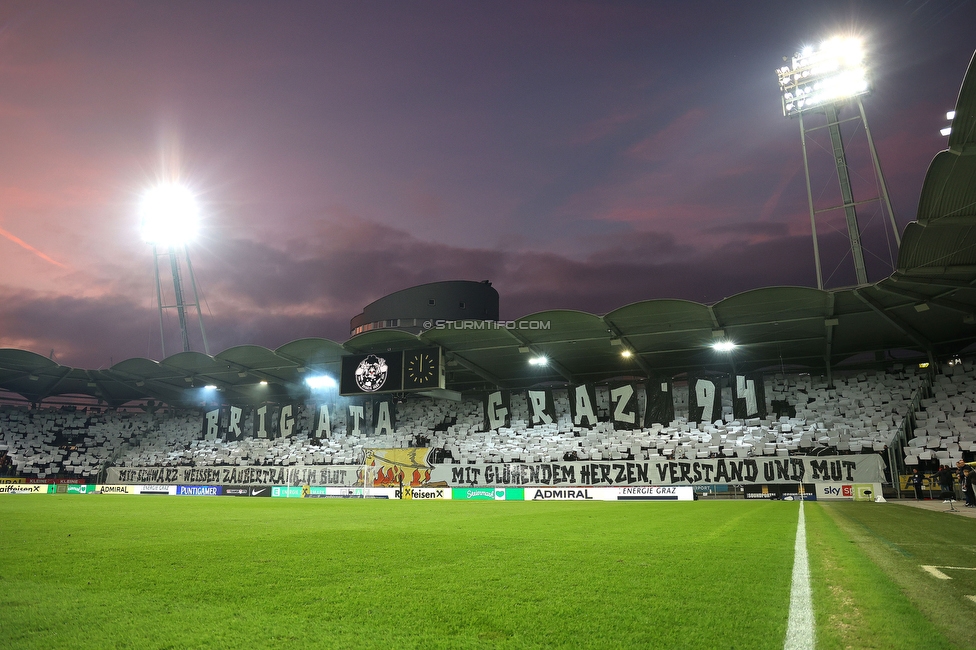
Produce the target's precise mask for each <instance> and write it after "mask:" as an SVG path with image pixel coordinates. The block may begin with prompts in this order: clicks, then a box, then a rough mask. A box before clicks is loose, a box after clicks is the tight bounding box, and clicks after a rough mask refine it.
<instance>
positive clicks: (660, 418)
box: [644, 377, 674, 427]
mask: <svg viewBox="0 0 976 650" xmlns="http://www.w3.org/2000/svg"><path fill="white" fill-rule="evenodd" d="M644 390H645V394H646V395H647V402H646V405H645V406H644V426H645V427H650V426H651V425H652V424H668V423H669V422H671V421H672V420H674V396H673V395H672V390H673V386H672V383H671V379H670V378H667V377H658V378H654V377H652V378H651V379H648V380H647V384H646V386H645V388H644Z"/></svg>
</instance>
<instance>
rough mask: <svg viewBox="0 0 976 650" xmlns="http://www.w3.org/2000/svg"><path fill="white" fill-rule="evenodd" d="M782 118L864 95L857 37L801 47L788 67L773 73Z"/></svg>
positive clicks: (864, 77)
mask: <svg viewBox="0 0 976 650" xmlns="http://www.w3.org/2000/svg"><path fill="white" fill-rule="evenodd" d="M776 72H777V75H778V76H779V89H780V95H781V98H782V100H783V115H786V116H788V117H790V116H793V115H796V114H798V113H802V112H803V111H807V110H812V109H815V108H819V107H822V106H823V105H824V104H829V103H831V102H837V101H840V100H842V99H847V98H851V97H857V96H859V95H863V94H865V93H867V92H868V90H869V88H868V77H867V75H868V71H867V67H866V66H865V65H864V46H863V44H862V42H861V39H859V38H840V37H837V38H832V39H830V40H827V41H824V42H823V43H822V44H821V45H820V47H819V48H817V49H813V48H810V47H807V48H804V49H803V50H802V51H800V52H797V53H796V54H794V55H793V59H792V61H791V64H790V65H784V66H782V67H781V68H779V69H778V70H777V71H776Z"/></svg>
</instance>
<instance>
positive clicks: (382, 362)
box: [339, 347, 444, 395]
mask: <svg viewBox="0 0 976 650" xmlns="http://www.w3.org/2000/svg"><path fill="white" fill-rule="evenodd" d="M434 388H444V359H443V354H442V352H441V349H440V348H438V347H432V348H420V349H417V350H395V351H390V352H374V353H372V354H354V355H350V356H346V357H343V358H342V372H341V375H340V381H339V394H340V395H371V394H376V393H399V392H410V391H420V390H431V389H434Z"/></svg>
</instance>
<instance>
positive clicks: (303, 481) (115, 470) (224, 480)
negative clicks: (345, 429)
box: [106, 450, 406, 486]
mask: <svg viewBox="0 0 976 650" xmlns="http://www.w3.org/2000/svg"><path fill="white" fill-rule="evenodd" d="M400 451H406V450H400ZM362 472H363V468H362V465H289V466H288V467H242V466H239V465H227V466H218V467H139V468H129V467H110V468H108V469H107V470H106V481H108V482H109V483H112V484H133V483H140V484H150V483H161V484H167V485H168V484H176V483H180V484H186V485H239V486H240V485H269V486H272V485H349V486H353V485H356V484H360V485H361V484H362V480H363V479H362Z"/></svg>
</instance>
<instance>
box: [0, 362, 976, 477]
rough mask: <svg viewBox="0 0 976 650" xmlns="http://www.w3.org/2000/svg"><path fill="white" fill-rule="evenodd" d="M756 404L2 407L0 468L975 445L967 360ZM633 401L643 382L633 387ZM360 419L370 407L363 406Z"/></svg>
mask: <svg viewBox="0 0 976 650" xmlns="http://www.w3.org/2000/svg"><path fill="white" fill-rule="evenodd" d="M765 395H766V402H767V404H766V406H767V410H768V415H767V416H766V417H763V418H760V417H754V418H743V419H739V420H736V419H734V418H733V417H732V403H731V400H730V396H729V391H727V390H726V391H723V403H722V410H721V413H722V416H721V418H718V419H716V420H715V421H714V422H711V423H700V424H698V423H694V422H690V421H689V419H688V389H687V387H686V386H682V385H681V384H677V385H676V386H675V388H674V403H675V418H674V420H672V421H671V422H668V423H666V424H664V423H659V424H651V425H649V426H647V427H645V428H638V429H615V428H614V426H613V423H611V422H608V421H601V422H599V423H597V424H596V426H594V427H592V428H587V427H582V426H574V424H573V422H572V420H571V416H570V409H569V399H568V393H567V391H566V390H565V389H563V390H559V389H556V390H555V391H554V401H555V410H556V413H557V420H556V421H555V422H553V423H552V424H547V425H540V426H534V427H533V426H530V424H529V422H530V411H529V405H528V403H527V401H526V397H525V394H524V393H517V392H513V393H512V395H511V405H510V409H511V421H510V426H508V427H501V428H498V429H495V430H492V431H484V426H483V423H484V414H483V411H482V402H481V400H480V398H477V397H475V398H466V399H463V400H461V401H459V402H453V401H447V400H433V399H430V398H416V397H413V396H410V397H407V398H405V399H404V400H402V401H401V402H400V403H398V404H397V407H396V409H395V415H396V423H395V430H394V432H393V433H385V434H383V435H374V434H369V433H361V434H360V435H353V434H349V433H347V422H346V418H345V416H344V414H343V413H342V409H341V408H338V409H335V408H334V409H333V418H332V429H331V431H329V432H328V434H327V435H324V436H322V437H321V438H316V437H314V436H313V435H312V431H313V429H314V423H313V412H312V410H311V409H308V410H305V411H303V410H301V409H300V410H299V413H298V414H297V415H298V417H297V418H296V425H295V429H294V431H293V433H292V435H291V436H289V437H285V438H274V439H269V438H255V437H244V438H243V439H240V440H231V441H227V440H223V439H220V438H219V437H217V436H213V435H209V436H208V435H207V433H206V428H205V427H204V426H203V413H202V411H201V410H199V409H164V410H155V411H150V410H140V409H135V410H130V411H124V410H111V409H85V408H74V407H63V408H34V409H28V408H24V407H20V406H0V472H5V473H7V474H17V475H20V476H26V477H32V478H41V479H44V478H55V477H67V478H78V479H82V480H86V481H96V480H97V478H98V476H99V474H100V472H101V471H102V470H103V469H105V468H106V467H109V466H113V465H114V466H120V467H157V466H169V467H173V466H203V467H207V466H226V465H239V466H242V465H243V466H255V465H256V466H268V465H272V466H287V465H354V464H359V463H360V462H362V458H363V450H364V449H365V448H407V447H429V448H432V449H433V452H432V455H431V460H432V461H433V462H435V463H439V462H444V463H465V464H466V463H482V462H483V463H492V462H549V461H570V460H610V459H614V460H616V459H630V460H653V459H655V458H661V457H665V458H678V459H681V458H685V459H687V458H710V457H750V456H785V455H792V454H804V455H823V454H826V455H835V454H857V453H880V454H882V456H883V457H884V458H885V461H886V463H888V462H889V461H890V460H891V458H893V457H894V455H892V456H889V453H888V450H889V449H902V448H903V449H904V457H902V455H901V454H899V455H898V458H897V461H896V462H897V464H898V465H901V464H902V461H904V463H905V464H906V466H908V467H909V468H911V467H915V468H917V469H919V470H920V471H921V472H931V471H934V470H935V469H936V468H937V466H938V465H939V464H943V463H944V464H951V463H954V462H955V461H956V460H963V459H965V460H967V461H969V460H972V459H973V456H974V452H976V376H974V372H973V368H972V366H971V365H970V364H969V363H965V364H955V365H953V366H947V367H946V368H944V369H943V371H942V372H941V373H939V374H936V375H935V376H934V377H933V376H931V375H929V374H928V373H920V372H918V371H917V369H916V368H914V367H908V368H899V367H896V368H894V369H892V370H890V371H888V372H880V371H878V372H875V371H871V372H862V373H858V374H853V375H851V376H847V377H836V376H835V377H834V378H833V383H832V385H828V383H827V381H826V379H825V378H823V377H816V376H811V375H809V374H789V373H780V374H775V375H769V376H767V378H766V379H765ZM596 397H597V403H596V409H597V415H598V416H599V417H600V418H601V419H604V420H606V419H609V416H610V401H609V390H608V389H607V388H606V387H602V388H601V387H598V390H597V393H596ZM638 399H639V410H643V406H644V405H643V400H644V396H643V392H642V391H641V392H639V393H638ZM366 420H367V421H368V420H369V417H367V418H366Z"/></svg>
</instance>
